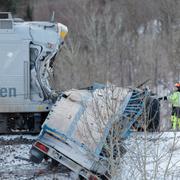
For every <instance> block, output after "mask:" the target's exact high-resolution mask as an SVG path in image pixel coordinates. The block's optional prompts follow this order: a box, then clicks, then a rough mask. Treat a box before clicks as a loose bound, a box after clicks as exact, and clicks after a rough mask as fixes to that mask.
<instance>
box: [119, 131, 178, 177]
mask: <svg viewBox="0 0 180 180" xmlns="http://www.w3.org/2000/svg"><path fill="white" fill-rule="evenodd" d="M125 146H126V148H127V153H126V154H125V155H124V157H123V158H122V160H121V166H120V172H119V175H118V177H117V179H121V178H122V179H123V180H124V179H128V180H129V179H132V180H135V179H138V180H141V179H149V180H151V179H154V180H160V179H165V180H167V179H180V132H162V133H142V132H141V133H134V134H133V135H132V136H131V137H130V138H128V139H127V140H126V141H125Z"/></svg>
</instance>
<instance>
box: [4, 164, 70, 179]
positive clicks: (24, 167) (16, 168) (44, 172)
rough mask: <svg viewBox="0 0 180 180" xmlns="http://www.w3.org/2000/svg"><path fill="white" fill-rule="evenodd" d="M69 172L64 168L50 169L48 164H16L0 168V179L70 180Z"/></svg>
mask: <svg viewBox="0 0 180 180" xmlns="http://www.w3.org/2000/svg"><path fill="white" fill-rule="evenodd" d="M70 175H71V172H70V171H69V170H67V169H65V168H64V166H58V167H51V165H50V163H42V164H41V165H40V166H39V165H33V164H32V163H30V162H29V163H27V164H18V165H10V166H3V167H0V177H1V178H3V179H18V180H22V179H28V180H30V179H38V178H40V177H46V179H53V178H56V179H58V178H61V177H64V178H67V179H70Z"/></svg>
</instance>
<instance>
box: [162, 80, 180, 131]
mask: <svg viewBox="0 0 180 180" xmlns="http://www.w3.org/2000/svg"><path fill="white" fill-rule="evenodd" d="M175 86H176V88H177V90H176V91H174V92H173V93H171V94H170V95H169V96H167V98H166V97H165V99H167V100H168V101H169V102H170V103H171V104H172V113H171V122H172V128H173V129H174V130H175V129H176V128H179V129H180V83H176V84H175Z"/></svg>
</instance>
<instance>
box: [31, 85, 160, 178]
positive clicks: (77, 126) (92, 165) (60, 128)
mask: <svg viewBox="0 0 180 180" xmlns="http://www.w3.org/2000/svg"><path fill="white" fill-rule="evenodd" d="M145 105H148V106H149V107H150V106H151V107H153V108H152V109H153V110H154V109H156V113H154V111H151V112H150V111H149V112H150V113H149V114H148V122H149V124H148V126H149V128H150V129H151V128H152V127H153V126H154V128H155V129H157V128H158V123H159V102H158V100H157V99H155V98H153V97H151V96H150V93H149V91H147V90H139V89H134V90H129V89H123V88H119V87H114V86H103V85H98V84H96V85H94V86H92V87H90V88H87V89H81V90H70V91H66V92H64V93H63V94H62V95H61V97H59V99H58V100H57V102H56V103H55V104H54V106H53V107H52V110H51V111H50V113H49V115H48V117H47V119H46V120H45V122H44V124H43V125H42V130H41V133H40V135H39V137H38V139H37V141H36V142H35V143H34V144H33V146H32V148H31V150H30V159H31V160H32V161H33V162H35V163H40V162H41V161H42V160H43V159H44V158H47V157H49V158H51V159H53V160H55V161H56V162H59V163H61V164H62V165H64V166H66V167H67V168H69V169H70V170H72V171H74V172H75V173H77V174H78V175H79V177H81V178H84V179H91V178H97V176H98V177H99V176H100V177H102V176H103V179H105V178H106V179H109V177H110V173H109V169H110V166H111V165H110V164H109V162H108V161H109V158H110V156H111V155H112V156H113V158H116V156H117V154H118V153H119V152H120V154H122V153H123V152H125V150H124V149H123V148H122V146H121V141H122V140H123V139H125V138H126V137H127V136H129V134H130V132H131V131H132V130H133V129H136V130H139V129H140V128H142V127H143V123H145V119H144V118H143V117H144V116H142V114H143V112H144V111H145V108H144V107H145ZM154 122H155V123H154ZM152 124H153V125H152ZM113 137H115V138H113ZM117 137H118V138H117ZM114 139H116V141H115V140H114ZM117 139H118V141H117ZM112 142H113V143H114V142H115V145H113V146H109V145H110V144H112ZM107 146H108V148H106V147H107ZM117 146H119V147H120V149H119V148H117ZM110 151H111V152H110Z"/></svg>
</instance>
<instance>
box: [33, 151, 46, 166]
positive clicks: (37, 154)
mask: <svg viewBox="0 0 180 180" xmlns="http://www.w3.org/2000/svg"><path fill="white" fill-rule="evenodd" d="M30 154H31V155H30V161H32V162H34V163H36V164H40V163H41V162H42V160H43V159H44V154H43V153H42V152H41V151H39V150H38V149H35V148H32V149H31V150H30Z"/></svg>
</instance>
